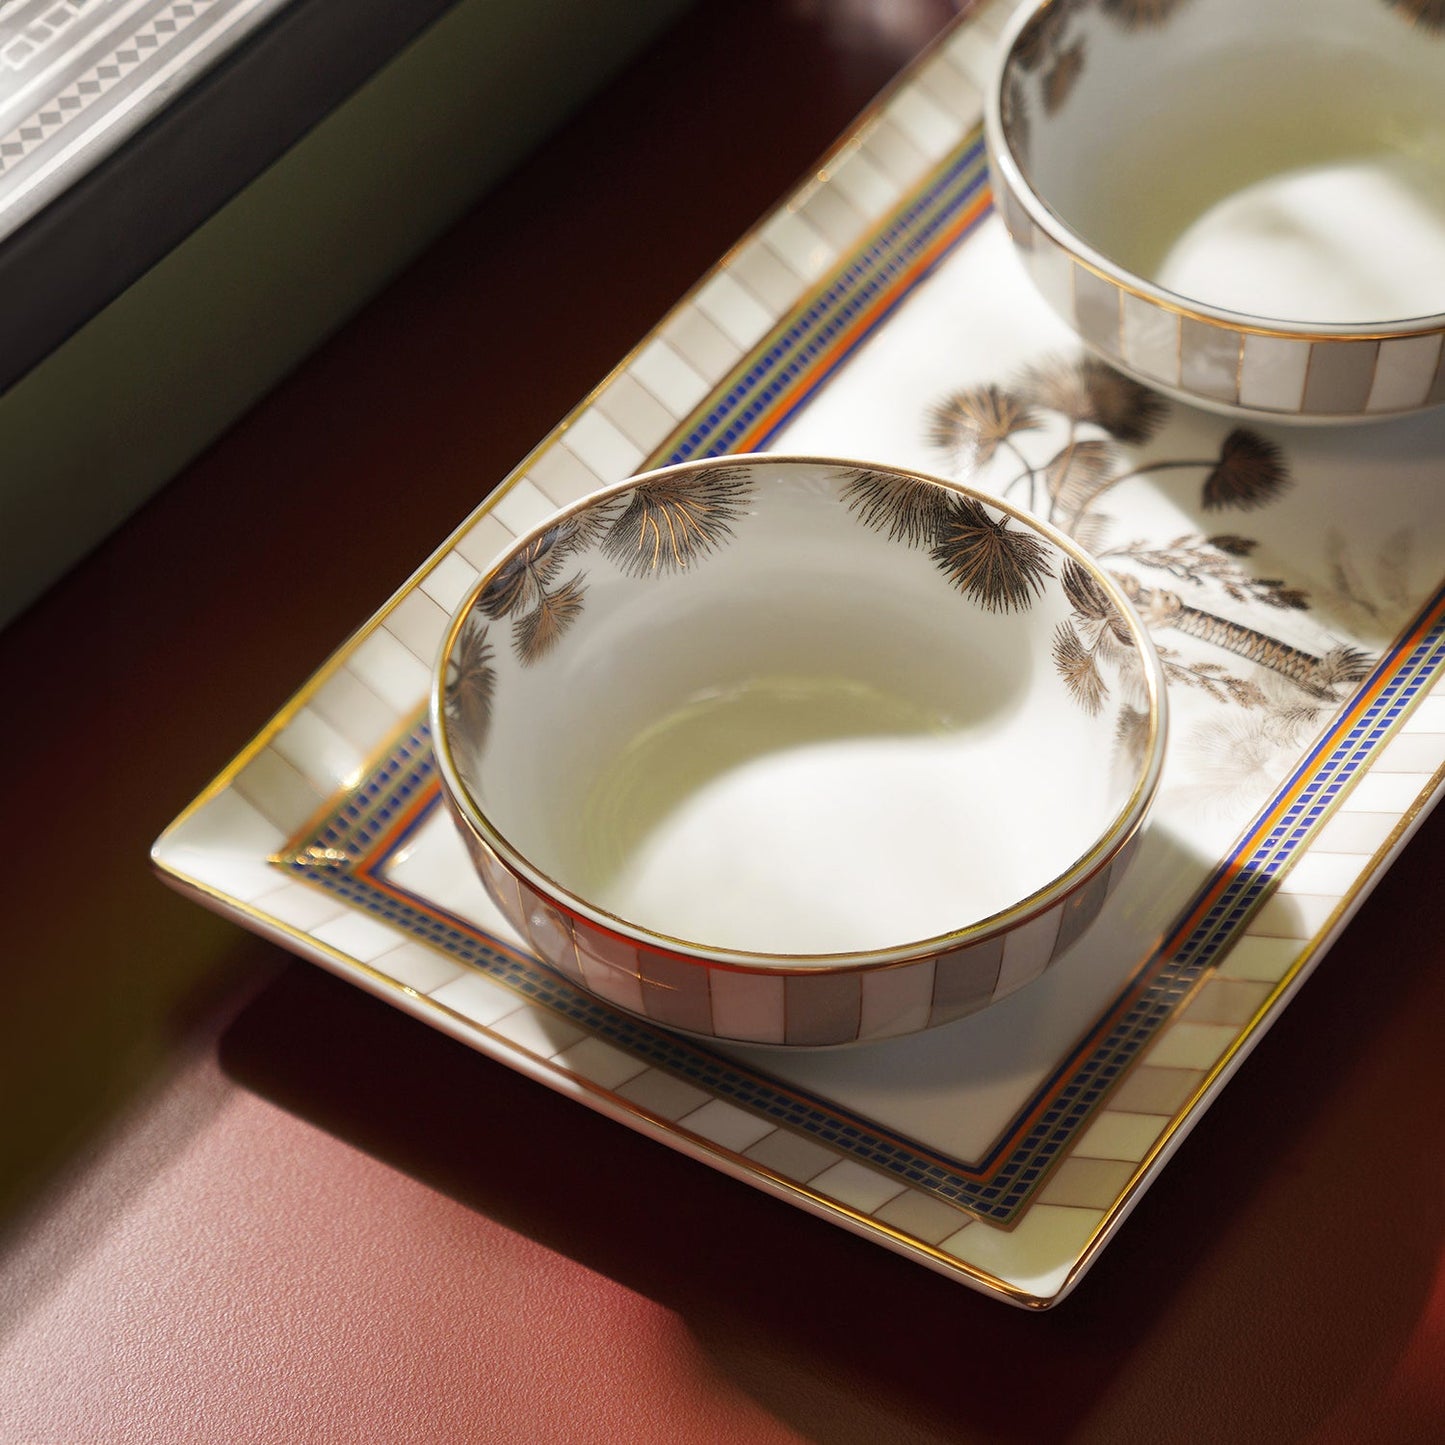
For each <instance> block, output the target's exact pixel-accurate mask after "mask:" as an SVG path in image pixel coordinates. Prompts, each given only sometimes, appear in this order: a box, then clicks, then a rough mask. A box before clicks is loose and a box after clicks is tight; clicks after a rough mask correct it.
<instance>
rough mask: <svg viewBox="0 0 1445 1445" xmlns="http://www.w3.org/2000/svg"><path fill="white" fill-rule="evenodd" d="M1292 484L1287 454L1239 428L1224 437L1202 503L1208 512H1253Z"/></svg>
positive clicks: (1255, 434)
mask: <svg viewBox="0 0 1445 1445" xmlns="http://www.w3.org/2000/svg"><path fill="white" fill-rule="evenodd" d="M1289 484H1290V475H1289V467H1288V465H1287V464H1286V462H1285V459H1284V452H1283V451H1281V450H1280V448H1279V447H1277V446H1276V445H1275V444H1274V443H1273V442H1272V441H1269V440H1268V439H1267V438H1265V437H1262V436H1260V435H1259V433H1258V432H1253V431H1250V430H1249V429H1248V428H1247V427H1236V428H1235V429H1234V430H1233V431H1232V432H1230V434H1229V435H1228V436H1227V437H1225V439H1224V444H1223V445H1222V446H1221V447H1220V449H1219V460H1218V461H1217V462H1216V463H1215V465H1214V469H1213V470H1212V471H1211V472H1210V473H1209V475H1208V476H1207V477H1206V478H1205V479H1204V491H1203V494H1202V497H1201V500H1202V502H1203V505H1204V508H1205V510H1206V511H1211V512H1213V511H1218V510H1219V509H1220V508H1222V507H1236V508H1238V509H1239V510H1240V511H1252V510H1253V509H1254V508H1256V507H1263V506H1265V505H1267V504H1268V503H1270V502H1272V501H1274V500H1275V499H1276V498H1277V497H1278V496H1279V495H1280V494H1281V493H1282V492H1283V491H1284V490H1285V489H1286V488H1287V487H1288V486H1289Z"/></svg>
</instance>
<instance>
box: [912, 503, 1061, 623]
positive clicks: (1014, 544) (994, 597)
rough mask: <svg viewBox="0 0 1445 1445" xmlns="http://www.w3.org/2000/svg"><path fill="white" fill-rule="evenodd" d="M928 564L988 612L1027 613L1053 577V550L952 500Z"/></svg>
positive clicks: (981, 511)
mask: <svg viewBox="0 0 1445 1445" xmlns="http://www.w3.org/2000/svg"><path fill="white" fill-rule="evenodd" d="M932 556H933V559H934V560H935V561H936V562H937V563H938V564H939V566H940V567H941V568H942V569H943V571H944V572H945V573H947V575H948V578H949V580H950V581H951V582H952V583H953V585H954V586H955V587H957V588H958V589H959V590H960V591H961V592H965V593H967V594H968V595H969V596H970V597H972V598H973V599H974V601H975V602H977V603H978V604H979V605H980V606H981V607H983V608H986V609H987V610H988V611H989V612H1026V611H1027V610H1028V609H1029V608H1030V607H1031V606H1033V602H1034V598H1035V597H1036V596H1038V595H1039V594H1041V593H1042V591H1043V584H1044V579H1045V578H1047V577H1052V576H1053V575H1054V573H1053V569H1052V568H1051V567H1050V565H1049V562H1050V558H1051V557H1052V549H1051V548H1050V547H1049V546H1048V544H1047V543H1046V542H1044V541H1042V540H1040V539H1039V538H1038V537H1035V536H1033V535H1032V534H1030V533H1028V532H1022V531H1020V530H1019V529H1018V528H1016V527H1010V526H1009V524H1008V519H1007V518H1006V517H1001V518H1000V519H999V520H998V521H994V519H993V518H992V517H990V516H989V514H988V513H987V511H985V510H984V508H983V507H982V506H981V505H980V504H979V503H978V502H976V501H974V500H973V498H972V497H955V498H954V499H953V500H952V503H951V505H950V508H949V515H948V520H947V521H946V522H945V523H944V524H943V527H942V528H941V530H940V532H939V536H938V541H937V542H936V543H935V544H934V546H933V548H932Z"/></svg>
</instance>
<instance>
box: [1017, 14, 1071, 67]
mask: <svg viewBox="0 0 1445 1445" xmlns="http://www.w3.org/2000/svg"><path fill="white" fill-rule="evenodd" d="M1068 8H1069V7H1068V6H1067V5H1050V6H1048V7H1046V8H1045V9H1041V10H1038V11H1036V12H1035V13H1034V14H1033V16H1032V17H1030V19H1029V20H1028V22H1027V23H1026V24H1025V25H1024V28H1023V29H1022V30H1021V31H1019V34H1018V38H1017V39H1016V40H1015V41H1014V55H1015V57H1016V58H1017V59H1018V63H1019V65H1020V66H1022V67H1023V69H1024V70H1029V71H1033V70H1037V69H1038V68H1039V66H1041V65H1042V64H1043V63H1044V59H1045V57H1046V56H1048V55H1049V54H1050V53H1051V52H1052V51H1053V50H1054V49H1055V48H1056V47H1057V44H1058V41H1059V38H1060V36H1061V35H1062V33H1063V28H1064V26H1065V25H1067V24H1068V21H1069V15H1068Z"/></svg>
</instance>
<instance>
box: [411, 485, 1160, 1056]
mask: <svg viewBox="0 0 1445 1445" xmlns="http://www.w3.org/2000/svg"><path fill="white" fill-rule="evenodd" d="M1164 707H1165V704H1164V687H1163V681H1162V673H1161V669H1160V665H1159V661H1158V659H1157V657H1156V655H1155V652H1154V649H1153V647H1152V645H1151V644H1150V642H1149V639H1148V636H1147V634H1146V632H1145V631H1144V629H1143V627H1142V626H1141V624H1140V623H1139V621H1138V619H1137V618H1136V617H1135V615H1134V613H1133V612H1132V611H1131V609H1130V606H1129V604H1128V602H1127V601H1126V600H1125V598H1124V596H1123V595H1122V593H1121V592H1120V591H1119V589H1118V587H1117V586H1116V585H1115V584H1114V582H1113V581H1111V580H1110V578H1109V577H1108V576H1107V574H1105V573H1104V572H1102V571H1101V570H1100V569H1099V568H1098V567H1097V566H1096V565H1095V564H1094V563H1093V562H1092V561H1091V560H1090V559H1089V558H1088V557H1086V556H1085V555H1084V554H1083V553H1082V552H1081V551H1080V550H1079V549H1078V547H1077V546H1076V545H1075V544H1074V543H1073V542H1072V541H1070V540H1069V539H1068V538H1066V537H1065V536H1063V535H1062V534H1061V533H1058V532H1056V531H1054V530H1053V529H1051V528H1049V527H1046V526H1044V525H1042V524H1041V523H1039V522H1037V521H1034V520H1031V519H1030V518H1029V517H1028V516H1027V515H1025V514H1022V513H1019V512H1016V511H1014V510H1012V509H1010V508H1008V507H1005V506H1003V505H1002V504H1000V503H998V502H996V501H991V500H988V499H986V498H984V497H982V496H980V495H978V494H975V493H973V492H971V491H969V490H967V489H965V488H962V487H959V486H955V485H952V484H949V483H945V482H941V481H938V480H935V479H932V478H926V477H922V476H918V475H914V474H911V473H903V472H897V471H890V470H885V469H882V468H876V467H866V466H854V465H850V464H847V463H843V462H838V461H829V460H816V459H806V458H782V457H741V458H724V459H719V460H716V461H705V462H698V463H692V464H687V465H683V466H680V467H676V468H672V469H668V470H663V471H658V472H653V473H651V474H647V475H644V476H642V477H639V478H634V479H632V480H631V481H628V482H625V483H623V484H622V485H620V486H617V487H613V488H610V489H608V490H605V491H603V492H600V493H598V494H596V495H595V496H593V497H591V498H589V499H587V500H586V501H584V502H581V503H579V504H578V505H576V506H573V507H570V508H568V509H567V510H566V511H564V512H561V513H560V514H558V516H557V517H556V518H555V519H554V520H553V521H551V522H550V523H549V524H548V525H546V526H545V527H543V528H542V529H541V530H539V531H537V532H535V533H533V534H532V535H531V536H529V537H527V538H525V539H523V540H522V541H520V542H519V543H518V544H517V545H516V546H515V547H513V548H512V550H511V551H510V552H509V553H508V554H507V555H506V556H505V557H504V558H502V560H501V561H500V562H499V563H497V564H496V565H495V566H494V567H493V569H492V571H491V572H490V573H489V574H488V575H487V576H486V577H484V578H483V579H482V580H481V582H480V583H479V584H478V586H477V588H476V590H475V591H474V592H473V594H472V595H471V596H470V597H469V598H468V599H467V600H466V602H465V603H464V604H463V606H462V607H461V608H460V610H459V611H458V613H457V616H456V617H455V619H454V620H453V624H452V626H451V629H450V631H449V634H448V636H447V639H446V642H445V644H444V647H443V650H442V654H441V657H440V659H439V663H438V668H437V675H436V680H435V686H434V689H433V698H432V726H433V729H434V740H435V744H436V750H437V755H438V759H439V762H440V766H441V774H442V778H443V780H444V786H445V792H446V795H447V797H448V799H449V801H450V803H451V805H452V809H453V812H454V815H455V817H456V820H457V822H458V824H459V827H460V829H461V831H462V834H463V836H464V838H465V840H466V842H467V844H468V847H469V849H470V851H471V855H472V858H473V860H474V862H475V864H476V867H477V869H478V871H479V873H480V875H481V877H482V879H483V881H484V882H485V883H486V885H487V888H488V889H489V891H490V892H491V894H492V896H493V897H494V898H495V899H496V901H497V903H498V905H499V907H500V908H501V909H502V911H503V913H504V914H505V915H506V916H507V918H508V919H509V920H510V921H511V922H512V924H513V925H514V926H515V927H516V928H517V929H518V931H519V932H520V933H521V934H522V935H523V936H524V937H525V938H526V939H527V940H528V941H529V942H530V943H531V945H532V946H533V947H534V948H535V949H536V951H537V953H538V954H539V955H540V956H541V957H542V958H543V959H545V960H546V961H547V962H548V963H550V964H551V965H552V966H553V967H555V968H557V969H559V970H560V971H561V972H562V973H564V974H566V975H567V976H568V977H569V978H570V979H571V980H572V981H573V982H575V983H577V984H580V985H581V986H582V987H583V988H585V989H588V990H591V991H593V992H595V993H597V994H599V995H601V996H603V997H605V998H607V999H609V1000H610V1001H611V1002H612V1003H614V1004H617V1005H619V1006H620V1007H622V1008H625V1009H629V1010H631V1011H633V1012H635V1013H638V1014H641V1015H643V1016H645V1017H646V1018H649V1019H652V1020H655V1021H656V1022H658V1023H661V1024H665V1025H668V1026H670V1027H674V1028H678V1029H682V1030H685V1031H688V1032H691V1033H695V1034H702V1035H709V1036H715V1037H721V1038H727V1039H735V1040H742V1041H747V1042H752V1043H768V1044H798V1045H827V1044H839V1043H846V1042H851V1041H854V1040H858V1039H865V1038H879V1037H886V1036H890V1035H895V1034H900V1033H906V1032H910V1031H913V1030H916V1029H922V1028H927V1027H930V1026H932V1025H935V1024H940V1023H944V1022H947V1021H948V1020H950V1019H954V1018H958V1017H960V1016H962V1015H963V1014H966V1013H971V1012H973V1011H974V1010H976V1009H978V1008H981V1007H983V1006H984V1005H986V1004H988V1003H990V1002H992V1001H993V1000H994V999H996V998H999V997H1001V996H1003V995H1004V994H1006V993H1008V992H1011V991H1012V990H1013V989H1015V988H1018V987H1020V986H1021V985H1023V984H1025V983H1027V982H1028V981H1030V980H1031V979H1033V978H1035V977H1037V976H1038V975H1039V974H1040V973H1041V972H1042V971H1043V970H1044V969H1045V968H1046V967H1047V966H1048V965H1049V964H1050V963H1051V962H1052V961H1053V960H1054V959H1056V958H1058V957H1059V956H1060V955H1062V954H1063V953H1064V952H1065V951H1066V950H1067V948H1068V947H1069V945H1070V944H1071V943H1072V942H1073V941H1074V940H1075V939H1076V938H1077V937H1078V936H1079V934H1080V933H1081V932H1082V930H1083V929H1084V928H1085V927H1086V926H1087V925H1088V923H1089V922H1090V921H1091V920H1092V919H1093V917H1094V916H1095V914H1097V913H1098V911H1099V908H1100V907H1101V906H1102V904H1103V902H1104V899H1105V897H1106V896H1107V895H1108V893H1109V891H1110V890H1111V889H1112V887H1113V886H1114V884H1115V883H1117V881H1118V879H1119V876H1120V874H1121V873H1122V871H1123V867H1124V864H1125V859H1126V855H1127V853H1128V851H1129V847H1128V845H1129V844H1130V843H1131V840H1133V839H1134V837H1135V835H1136V832H1137V830H1138V828H1139V825H1140V822H1141V821H1142V819H1143V817H1144V815H1145V812H1146V810H1147V808H1148V807H1149V804H1150V800H1151V798H1152V796H1153V794H1154V791H1155V787H1156V784H1157V781H1158V777H1159V770H1160V763H1161V759H1162V756H1163V746H1164V731H1165V717H1164Z"/></svg>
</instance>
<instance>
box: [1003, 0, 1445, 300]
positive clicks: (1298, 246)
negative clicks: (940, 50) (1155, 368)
mask: <svg viewBox="0 0 1445 1445" xmlns="http://www.w3.org/2000/svg"><path fill="white" fill-rule="evenodd" d="M1427 11H1428V7H1422V6H1419V5H1415V6H1411V5H1407V4H1391V3H1389V0H1311V3H1310V4H1308V5H1302V4H1299V3H1298V0H1137V3H1129V0H1118V3H1109V0H1103V3H1097V4H1096V3H1094V0H1055V3H1053V4H1051V5H1049V6H1047V7H1046V8H1044V9H1042V10H1041V11H1040V12H1039V13H1038V14H1037V15H1036V16H1035V18H1034V19H1033V20H1032V21H1031V22H1030V23H1029V24H1027V25H1025V26H1024V28H1023V29H1022V30H1021V31H1020V32H1019V34H1018V36H1017V37H1016V39H1015V41H1014V43H1013V45H1012V46H1011V47H1010V49H1009V52H1008V54H1007V56H1006V58H1005V61H1004V67H1003V73H1002V76H1001V84H1002V100H1003V111H1004V116H1005V121H1004V130H1005V133H1006V135H1007V137H1008V144H1009V146H1010V148H1011V149H1012V151H1013V154H1014V158H1015V160H1016V162H1017V163H1018V166H1019V169H1020V170H1021V172H1022V174H1023V175H1024V177H1025V179H1026V180H1027V182H1028V183H1029V185H1030V186H1031V187H1032V188H1033V190H1034V191H1035V193H1036V194H1037V196H1038V197H1039V198H1040V199H1041V200H1042V202H1043V203H1044V205H1045V206H1047V207H1048V208H1049V209H1050V210H1051V211H1052V212H1053V213H1054V215H1055V216H1057V217H1058V218H1059V219H1060V220H1062V221H1063V222H1064V224H1065V225H1066V226H1068V227H1069V228H1071V229H1072V230H1073V231H1074V232H1075V233H1076V234H1077V235H1078V237H1079V238H1081V239H1082V240H1083V241H1084V242H1085V243H1086V244H1087V245H1088V246H1091V247H1092V248H1093V249H1094V250H1095V251H1097V252H1098V253H1100V255H1101V256H1102V257H1104V258H1106V259H1107V260H1108V261H1111V262H1113V263H1114V264H1115V265H1116V266H1118V267H1120V268H1122V269H1123V270H1124V271H1126V272H1128V273H1131V274H1132V275H1134V276H1137V277H1140V278H1142V279H1144V280H1145V281H1148V282H1151V283H1153V284H1155V285H1157V286H1159V287H1162V288H1163V289H1164V290H1166V291H1169V292H1172V293H1174V294H1176V295H1179V296H1182V297H1185V298H1187V299H1190V300H1193V301H1197V302H1202V303H1204V304H1205V305H1207V306H1213V307H1217V308H1220V309H1223V310H1227V311H1231V312H1236V313H1242V314H1245V315H1251V316H1257V317H1261V318H1268V319H1276V320H1283V321H1292V322H1300V323H1309V322H1313V323H1327V324H1344V325H1350V324H1365V323H1372V322H1374V323H1378V322H1389V321H1400V320H1407V319H1413V318H1422V317H1431V316H1437V315H1439V314H1441V313H1445V105H1442V102H1441V96H1442V95H1445V31H1442V28H1441V24H1440V22H1439V21H1435V22H1433V23H1425V21H1428V19H1429V16H1428V14H1424V20H1422V21H1421V23H1413V24H1412V23H1411V20H1412V16H1413V15H1414V13H1415V12H1422V14H1423V13H1424V12H1427Z"/></svg>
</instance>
